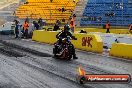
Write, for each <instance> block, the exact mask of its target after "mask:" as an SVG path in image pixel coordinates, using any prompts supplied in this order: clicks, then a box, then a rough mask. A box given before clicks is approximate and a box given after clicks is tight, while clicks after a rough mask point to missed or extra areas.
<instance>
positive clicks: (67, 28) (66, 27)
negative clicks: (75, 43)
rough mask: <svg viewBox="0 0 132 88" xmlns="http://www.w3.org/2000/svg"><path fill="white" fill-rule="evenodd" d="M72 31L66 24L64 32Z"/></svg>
mask: <svg viewBox="0 0 132 88" xmlns="http://www.w3.org/2000/svg"><path fill="white" fill-rule="evenodd" d="M69 30H70V26H69V25H68V24H66V25H65V26H64V31H65V32H68V31H69Z"/></svg>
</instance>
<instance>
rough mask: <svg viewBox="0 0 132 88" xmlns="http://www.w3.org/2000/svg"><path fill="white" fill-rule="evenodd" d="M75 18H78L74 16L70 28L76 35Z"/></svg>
mask: <svg viewBox="0 0 132 88" xmlns="http://www.w3.org/2000/svg"><path fill="white" fill-rule="evenodd" d="M75 17H76V15H75V14H73V16H72V19H71V22H70V27H71V31H72V33H74V30H75Z"/></svg>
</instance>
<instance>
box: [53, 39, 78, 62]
mask: <svg viewBox="0 0 132 88" xmlns="http://www.w3.org/2000/svg"><path fill="white" fill-rule="evenodd" d="M70 40H71V39H70V37H67V38H63V39H62V44H61V45H57V43H55V44H54V48H53V54H54V58H58V59H66V60H71V58H72V45H71V42H70ZM73 40H77V39H73ZM56 46H57V49H56V48H55V47H56Z"/></svg>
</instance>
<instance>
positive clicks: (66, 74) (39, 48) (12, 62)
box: [0, 35, 132, 88]
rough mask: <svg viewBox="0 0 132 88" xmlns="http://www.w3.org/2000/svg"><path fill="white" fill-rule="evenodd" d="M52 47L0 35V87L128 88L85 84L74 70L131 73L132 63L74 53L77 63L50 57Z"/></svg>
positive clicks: (86, 53) (114, 85) (91, 72)
mask: <svg viewBox="0 0 132 88" xmlns="http://www.w3.org/2000/svg"><path fill="white" fill-rule="evenodd" d="M52 48H53V46H52V45H47V44H42V43H37V42H34V41H31V40H30V39H14V38H12V37H7V36H1V35H0V88H131V87H132V83H130V84H85V85H81V84H79V83H78V82H77V81H76V77H77V68H78V67H79V66H82V67H83V68H85V69H86V71H87V73H88V74H120V73H122V74H130V75H132V61H127V60H121V59H116V58H111V57H106V56H101V55H97V54H92V53H89V52H85V51H80V50H77V56H78V57H79V59H78V60H71V61H64V60H58V59H54V58H52V56H53V55H52Z"/></svg>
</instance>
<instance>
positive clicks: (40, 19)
mask: <svg viewBox="0 0 132 88" xmlns="http://www.w3.org/2000/svg"><path fill="white" fill-rule="evenodd" d="M38 24H39V27H40V29H42V27H43V20H42V18H39V20H38Z"/></svg>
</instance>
